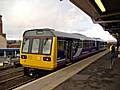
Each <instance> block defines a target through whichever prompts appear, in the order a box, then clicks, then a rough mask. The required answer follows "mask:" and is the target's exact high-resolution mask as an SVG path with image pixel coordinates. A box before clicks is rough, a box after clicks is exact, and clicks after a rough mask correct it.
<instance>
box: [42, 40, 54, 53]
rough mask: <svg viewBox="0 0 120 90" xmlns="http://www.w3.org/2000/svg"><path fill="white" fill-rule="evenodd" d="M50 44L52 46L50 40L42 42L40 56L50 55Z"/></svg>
mask: <svg viewBox="0 0 120 90" xmlns="http://www.w3.org/2000/svg"><path fill="white" fill-rule="evenodd" d="M51 44H52V39H50V38H45V39H44V40H43V48H42V54H50V52H51Z"/></svg>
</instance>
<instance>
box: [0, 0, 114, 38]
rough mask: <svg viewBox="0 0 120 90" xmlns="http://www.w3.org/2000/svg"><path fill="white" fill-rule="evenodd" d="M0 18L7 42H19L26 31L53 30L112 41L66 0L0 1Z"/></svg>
mask: <svg viewBox="0 0 120 90" xmlns="http://www.w3.org/2000/svg"><path fill="white" fill-rule="evenodd" d="M0 14H1V15H2V16H3V19H2V20H3V29H4V31H3V32H4V33H6V34H7V39H21V37H22V34H23V32H24V31H25V30H28V29H34V28H53V29H56V30H59V31H63V32H73V33H81V34H84V35H86V36H89V37H97V38H101V39H104V40H115V39H114V38H113V37H112V36H111V35H110V34H109V33H108V32H106V31H104V30H103V28H102V27H101V26H100V25H98V24H93V22H92V20H91V18H90V17H89V16H88V15H86V14H85V13H84V12H83V11H82V10H80V9H78V8H77V7H76V6H75V5H73V4H72V3H71V2H70V1H69V0H63V1H62V2H60V1H59V0H0Z"/></svg>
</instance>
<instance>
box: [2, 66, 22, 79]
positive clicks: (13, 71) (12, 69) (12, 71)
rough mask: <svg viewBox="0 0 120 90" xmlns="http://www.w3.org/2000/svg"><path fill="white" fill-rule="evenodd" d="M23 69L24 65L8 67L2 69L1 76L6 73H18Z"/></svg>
mask: <svg viewBox="0 0 120 90" xmlns="http://www.w3.org/2000/svg"><path fill="white" fill-rule="evenodd" d="M21 71H23V67H19V68H8V69H6V70H2V71H0V77H4V76H6V75H9V74H12V73H16V72H21Z"/></svg>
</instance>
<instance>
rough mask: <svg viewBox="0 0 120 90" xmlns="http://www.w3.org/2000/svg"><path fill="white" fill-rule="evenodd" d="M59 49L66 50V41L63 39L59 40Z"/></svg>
mask: <svg viewBox="0 0 120 90" xmlns="http://www.w3.org/2000/svg"><path fill="white" fill-rule="evenodd" d="M58 49H59V50H64V41H63V40H59V41H58Z"/></svg>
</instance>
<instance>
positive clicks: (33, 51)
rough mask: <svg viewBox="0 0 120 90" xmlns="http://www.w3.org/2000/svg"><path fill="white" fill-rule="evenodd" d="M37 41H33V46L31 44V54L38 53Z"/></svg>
mask: <svg viewBox="0 0 120 90" xmlns="http://www.w3.org/2000/svg"><path fill="white" fill-rule="evenodd" d="M39 42H40V40H39V39H33V44H32V51H31V52H32V53H38V52H39Z"/></svg>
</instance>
